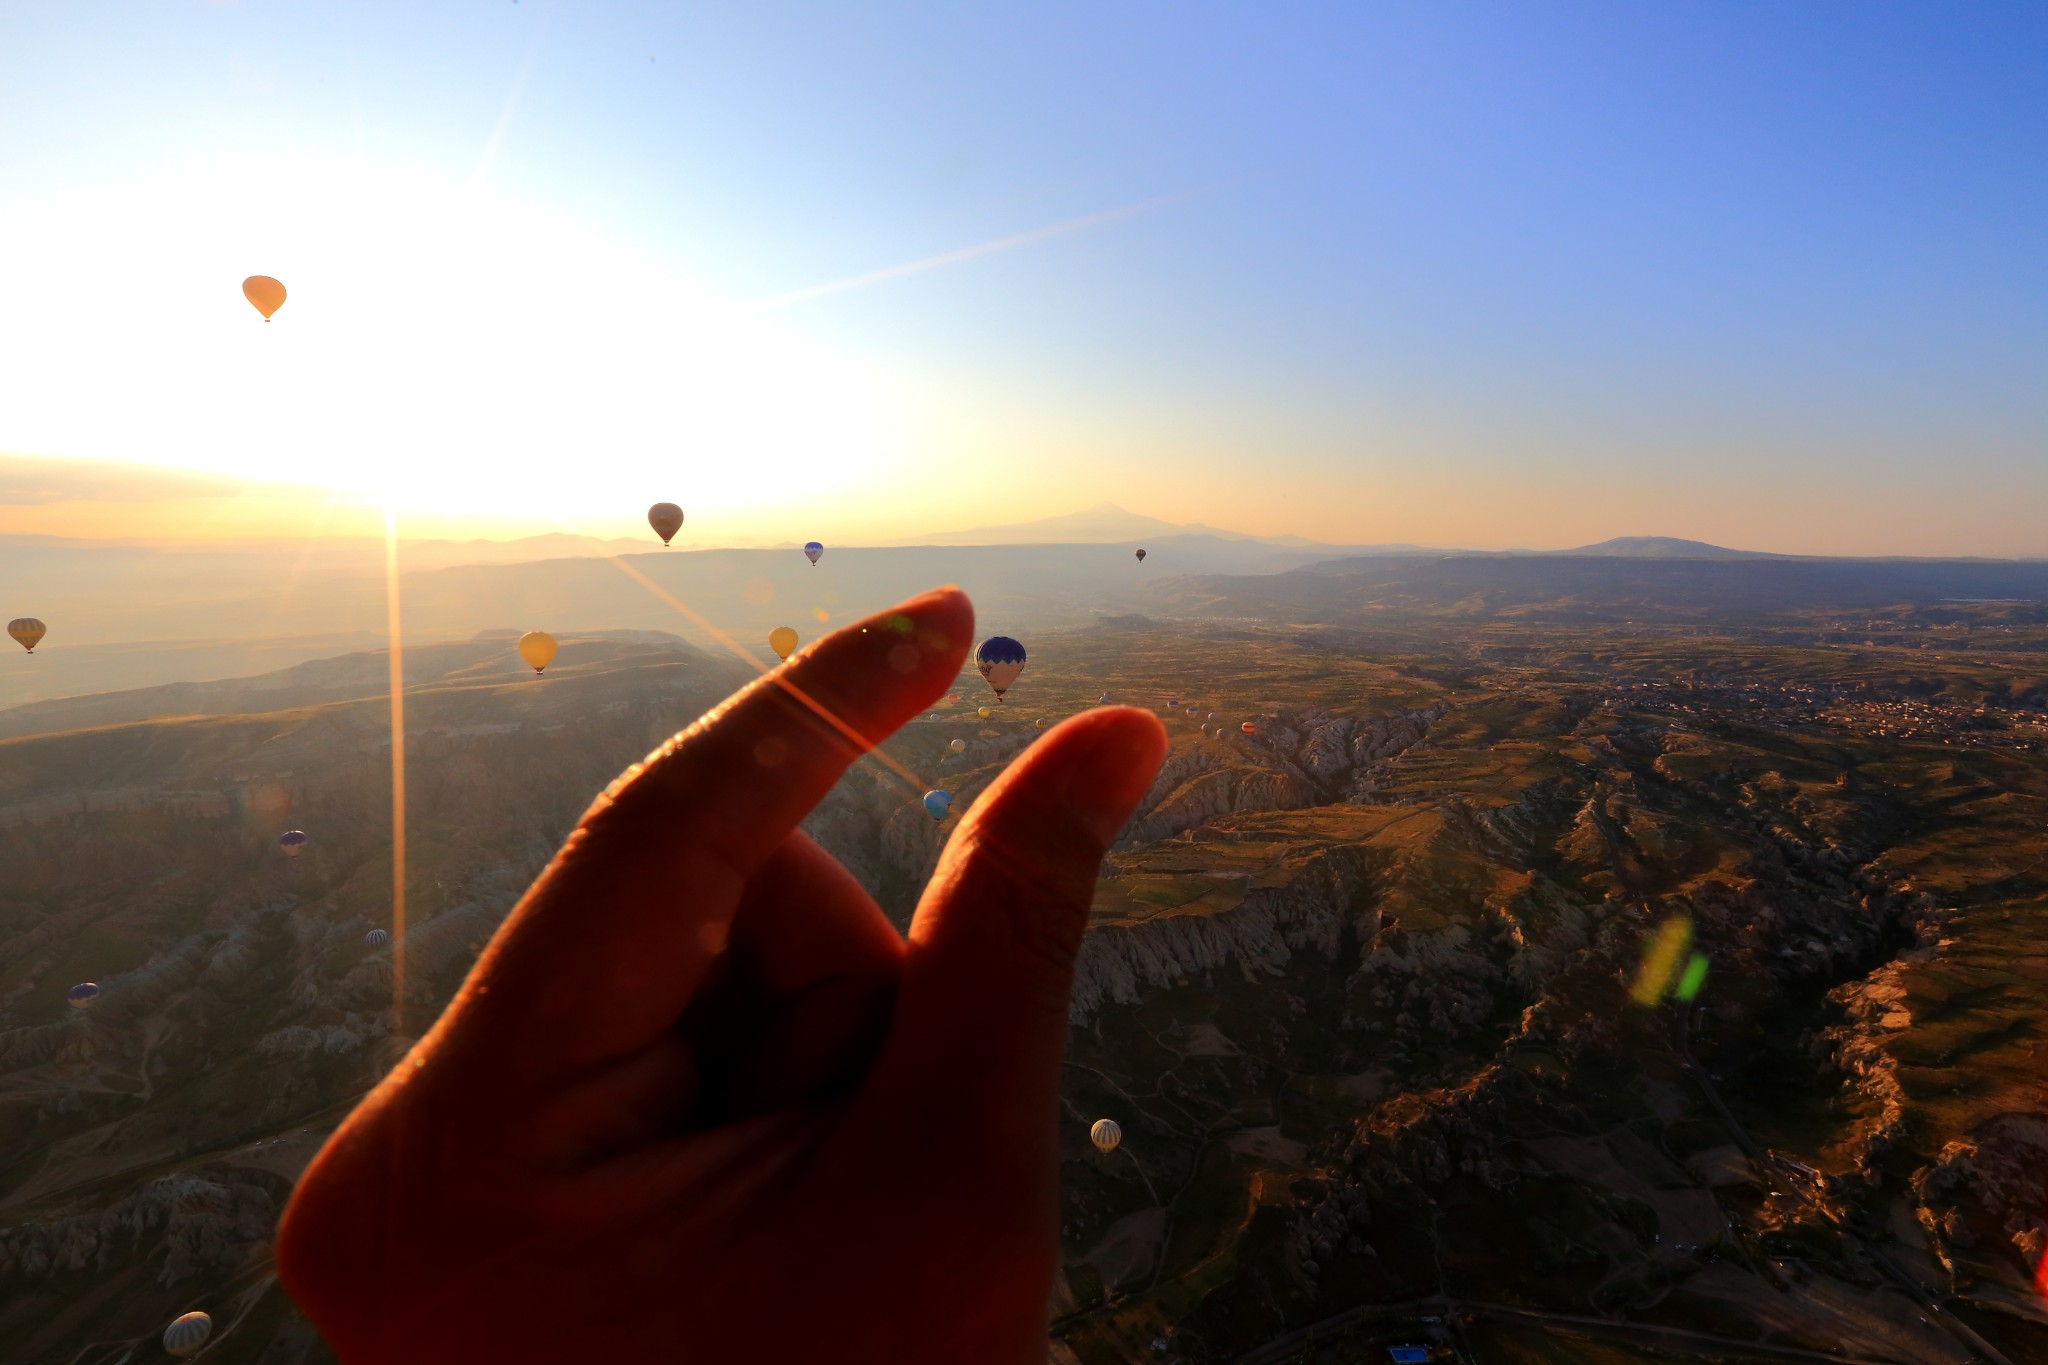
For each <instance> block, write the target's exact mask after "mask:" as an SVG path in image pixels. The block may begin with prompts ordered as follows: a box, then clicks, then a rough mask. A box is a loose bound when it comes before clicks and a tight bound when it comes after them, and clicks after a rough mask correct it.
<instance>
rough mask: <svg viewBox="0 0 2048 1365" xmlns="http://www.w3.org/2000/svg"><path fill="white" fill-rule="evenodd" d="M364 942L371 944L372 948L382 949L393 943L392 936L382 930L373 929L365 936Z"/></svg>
mask: <svg viewBox="0 0 2048 1365" xmlns="http://www.w3.org/2000/svg"><path fill="white" fill-rule="evenodd" d="M363 942H365V943H367V944H369V945H370V946H371V947H372V948H382V947H383V946H384V945H385V944H387V943H389V942H391V935H389V934H387V933H385V932H384V931H383V930H382V929H372V930H371V931H370V932H369V933H367V934H364V935H363Z"/></svg>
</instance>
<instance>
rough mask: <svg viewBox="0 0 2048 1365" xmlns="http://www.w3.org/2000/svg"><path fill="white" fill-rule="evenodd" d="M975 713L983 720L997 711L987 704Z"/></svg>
mask: <svg viewBox="0 0 2048 1365" xmlns="http://www.w3.org/2000/svg"><path fill="white" fill-rule="evenodd" d="M974 714H975V715H977V716H980V717H981V718H982V719H983V720H987V719H988V718H989V717H990V716H992V715H994V714H995V712H993V711H991V710H989V709H988V708H987V707H986V706H984V707H981V708H980V709H979V710H977V711H976V712H975V713H974Z"/></svg>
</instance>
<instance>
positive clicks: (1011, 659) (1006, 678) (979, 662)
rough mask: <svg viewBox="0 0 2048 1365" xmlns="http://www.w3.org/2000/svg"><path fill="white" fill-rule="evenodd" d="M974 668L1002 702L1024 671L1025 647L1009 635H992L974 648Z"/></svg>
mask: <svg viewBox="0 0 2048 1365" xmlns="http://www.w3.org/2000/svg"><path fill="white" fill-rule="evenodd" d="M974 666H975V668H976V669H977V670H979V671H980V673H981V676H982V677H984V678H986V679H987V680H988V685H989V686H990V687H992V688H994V689H995V694H996V700H997V701H1001V700H1002V699H1003V693H1005V692H1007V691H1009V690H1010V684H1011V683H1013V682H1015V681H1017V675H1018V674H1019V673H1022V672H1023V671H1024V646H1023V645H1021V644H1019V643H1017V642H1016V641H1015V640H1012V639H1011V638H1010V637H1009V636H1007V635H991V636H989V637H988V638H987V639H986V640H983V641H982V642H981V643H980V644H978V645H976V646H975V647H974Z"/></svg>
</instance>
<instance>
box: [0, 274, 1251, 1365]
mask: <svg viewBox="0 0 2048 1365" xmlns="http://www.w3.org/2000/svg"><path fill="white" fill-rule="evenodd" d="M242 294H243V296H244V297H245V298H247V299H248V301H249V304H250V306H251V307H253V308H255V310H256V311H257V312H258V313H260V314H262V316H263V320H264V321H265V322H266V323H267V322H269V321H270V320H271V319H272V318H273V317H275V316H276V314H277V311H278V309H280V308H282V307H284V303H285V297H286V295H285V287H284V284H283V283H282V282H281V281H279V280H277V279H274V278H272V277H271V276H269V275H251V276H249V277H248V278H247V279H245V280H243V281H242ZM684 520H685V518H684V513H683V509H682V507H681V506H680V505H678V504H676V503H673V502H657V503H655V504H653V505H652V506H650V507H649V508H648V509H647V524H648V526H649V527H650V528H652V530H653V531H654V534H655V535H656V536H658V537H659V538H660V540H661V543H662V545H663V546H664V547H665V548H666V547H668V546H670V545H671V544H672V543H673V541H674V540H675V537H676V536H677V535H678V534H679V533H680V532H681V531H682V529H683V524H684ZM803 554H804V558H805V559H807V560H809V561H810V564H811V567H812V568H816V567H817V566H818V561H819V560H820V559H822V558H823V557H824V554H825V546H824V543H823V542H822V541H817V540H810V541H806V542H805V543H804V547H803ZM1136 556H1137V562H1138V563H1139V564H1143V563H1144V562H1145V558H1146V551H1145V550H1144V549H1143V548H1142V547H1141V548H1139V549H1138V550H1137V551H1136ZM815 615H816V616H817V619H818V620H819V621H821V622H822V621H824V620H826V619H827V617H826V613H825V611H824V609H823V608H819V609H818V610H817V612H816V613H815ZM47 633H48V628H47V627H46V626H45V625H44V624H43V622H41V621H40V620H38V619H36V618H35V617H32V616H21V617H16V618H15V619H14V620H12V621H9V622H8V623H7V634H8V635H9V637H11V638H12V639H13V640H14V641H15V643H17V644H19V645H20V646H21V647H22V648H23V649H25V650H27V651H28V652H29V653H30V654H33V653H35V649H36V646H37V645H38V644H40V643H41V642H42V640H43V637H44V635H45V634H47ZM799 642H800V641H799V637H798V635H797V632H796V630H795V628H794V627H791V626H786V625H785V626H777V627H775V628H774V629H773V630H771V631H769V632H768V647H769V649H771V650H772V651H773V652H774V654H775V656H776V658H777V659H780V660H782V661H784V662H787V661H788V659H789V657H790V656H791V655H792V654H794V653H795V652H796V649H797V646H798V644H799ZM517 649H518V654H519V657H520V658H521V659H522V660H524V661H525V663H526V664H527V666H528V667H530V668H532V669H533V671H534V675H535V676H536V677H539V676H543V675H544V674H545V673H546V671H547V667H548V665H549V664H550V663H552V662H554V659H555V656H556V654H557V653H558V652H559V649H560V644H559V642H558V641H557V640H556V639H555V637H554V636H553V635H551V634H549V633H548V632H547V631H544V630H529V631H527V632H525V633H524V634H522V635H520V637H519V640H518V646H517ZM973 659H974V667H975V670H976V671H977V672H978V673H980V674H981V677H982V679H983V681H985V682H986V683H987V684H988V686H989V689H990V690H991V691H992V692H994V693H995V696H996V703H997V705H1002V704H1003V699H1004V697H1005V695H1006V694H1007V693H1008V692H1009V691H1010V689H1011V688H1012V687H1013V686H1015V685H1016V683H1017V680H1018V678H1019V677H1021V676H1022V675H1023V672H1024V665H1025V661H1026V655H1025V650H1024V646H1023V644H1022V643H1020V642H1019V641H1017V640H1015V639H1013V638H1011V637H1010V636H1007V635H991V636H989V637H988V638H987V639H985V640H983V641H982V642H981V643H980V644H978V645H977V646H975V649H974V654H973ZM960 699H961V698H960V694H959V693H958V692H954V693H951V694H949V695H948V696H947V698H946V701H947V702H948V703H949V704H958V703H959V701H960ZM1099 701H1100V702H1102V703H1104V704H1106V703H1107V702H1108V701H1109V693H1108V692H1106V691H1105V692H1104V693H1102V695H1101V697H1100V698H1099ZM1166 705H1167V708H1168V709H1169V710H1172V709H1176V708H1178V707H1179V706H1180V701H1179V699H1177V698H1169V699H1168V700H1167V703H1166ZM1186 714H1188V715H1189V716H1192V715H1193V714H1194V703H1193V702H1189V703H1188V704H1187V710H1186ZM975 715H976V716H977V717H978V718H979V719H981V720H989V719H990V718H991V717H992V716H993V715H994V712H993V711H991V710H990V708H989V707H987V706H982V707H979V708H977V709H976V711H975ZM1208 718H1209V720H1210V721H1211V722H1214V721H1216V720H1217V719H1218V716H1217V714H1216V713H1215V712H1213V711H1212V712H1210V713H1209V717H1208ZM931 719H932V720H934V721H937V720H939V719H940V715H939V713H938V712H936V711H934V712H932V713H931ZM1033 725H1034V727H1035V728H1037V729H1041V730H1042V729H1044V728H1045V727H1046V725H1047V721H1046V719H1045V717H1043V716H1040V717H1038V718H1036V719H1035V720H1034V721H1033ZM1240 728H1241V729H1242V730H1243V732H1244V733H1245V734H1247V735H1250V734H1253V733H1255V732H1256V730H1257V727H1256V726H1255V725H1254V724H1253V722H1251V721H1246V722H1244V724H1243V725H1242V726H1241V727H1240ZM1203 733H1204V734H1207V733H1208V730H1207V727H1206V726H1205V727H1204V728H1203ZM1216 733H1217V734H1218V735H1219V736H1221V735H1222V734H1223V733H1224V730H1223V727H1222V726H1220V725H1219V726H1218V727H1217V730H1216ZM947 747H948V749H949V750H950V751H951V752H952V753H954V754H965V753H966V752H967V747H968V746H967V741H966V740H965V739H957V738H956V739H954V740H952V741H950V743H949V744H948V746H947ZM920 804H921V805H922V807H923V809H924V812H925V814H926V815H928V816H930V817H931V818H932V819H933V820H934V821H936V822H941V823H943V822H944V821H945V820H946V819H947V818H948V817H949V816H950V815H951V814H952V812H953V794H952V793H951V792H948V791H945V790H944V789H941V788H934V789H933V790H931V791H928V792H926V793H925V794H924V796H923V797H922V798H921V802H920ZM309 843H310V840H309V838H308V836H307V834H306V832H305V831H304V830H299V829H288V830H286V831H284V833H282V834H280V835H278V837H277V846H278V848H279V849H280V850H281V851H282V852H283V853H284V855H285V857H287V858H294V859H295V858H298V857H299V856H300V855H301V854H303V853H304V852H305V850H306V848H307V846H308V844H309ZM391 941H392V939H391V934H390V933H389V932H388V931H387V930H384V929H382V928H373V929H371V930H369V931H368V932H367V933H365V934H364V935H363V944H364V945H365V946H366V947H367V948H370V949H372V950H377V949H381V948H384V947H386V946H387V945H389V944H390V943H391ZM100 994H101V991H100V987H99V985H98V984H97V983H96V982H91V981H82V982H80V983H79V984H77V985H75V986H73V987H71V988H70V990H68V991H66V992H65V1001H66V1003H67V1004H68V1005H69V1006H70V1007H71V1008H72V1009H74V1010H81V1011H82V1010H87V1009H90V1008H91V1007H92V1006H93V1004H94V1003H95V1002H97V1001H98V1000H99V998H100ZM1088 1136H1089V1140H1090V1141H1091V1142H1093V1143H1094V1144H1095V1146H1096V1147H1097V1148H1098V1149H1099V1150H1100V1151H1101V1152H1103V1153H1104V1154H1105V1155H1107V1154H1108V1153H1110V1152H1113V1151H1115V1150H1116V1149H1117V1147H1118V1145H1119V1144H1120V1143H1121V1142H1122V1141H1123V1129H1122V1128H1121V1127H1119V1126H1118V1125H1117V1123H1116V1121H1115V1120H1113V1119H1107V1118H1105V1119H1098V1120H1096V1122H1095V1123H1094V1125H1093V1126H1092V1127H1091V1128H1090V1129H1089V1133H1088ZM212 1334H213V1319H212V1318H211V1317H210V1316H208V1315H207V1314H205V1313H201V1312H191V1313H185V1314H183V1315H181V1316H180V1317H178V1318H177V1319H176V1320H175V1321H173V1322H172V1323H171V1324H170V1326H168V1327H166V1328H165V1329H164V1333H163V1339H162V1340H163V1348H164V1350H165V1351H166V1352H167V1353H168V1354H170V1355H172V1356H175V1357H177V1358H179V1359H189V1358H191V1357H193V1356H196V1355H198V1354H199V1353H200V1352H201V1351H202V1350H204V1349H205V1347H206V1344H207V1341H208V1340H209V1339H210V1338H211V1336H212Z"/></svg>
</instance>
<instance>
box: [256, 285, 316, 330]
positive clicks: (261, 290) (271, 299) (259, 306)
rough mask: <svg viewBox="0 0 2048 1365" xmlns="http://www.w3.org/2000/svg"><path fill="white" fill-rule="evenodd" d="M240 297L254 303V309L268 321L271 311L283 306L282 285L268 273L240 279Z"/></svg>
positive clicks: (273, 311)
mask: <svg viewBox="0 0 2048 1365" xmlns="http://www.w3.org/2000/svg"><path fill="white" fill-rule="evenodd" d="M242 297H243V298H245V299H247V300H249V302H251V303H253V304H255V305H256V311H257V312H259V313H261V314H263V320H264V321H265V322H268V321H270V315H271V314H272V313H275V312H276V311H277V310H278V309H280V308H282V307H284V286H283V285H282V284H279V283H278V282H277V281H276V280H273V279H271V278H270V276H268V275H251V276H250V277H249V278H248V279H246V280H243V281H242ZM313 311H315V312H318V311H319V310H318V309H317V308H316V309H314V310H313Z"/></svg>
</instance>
